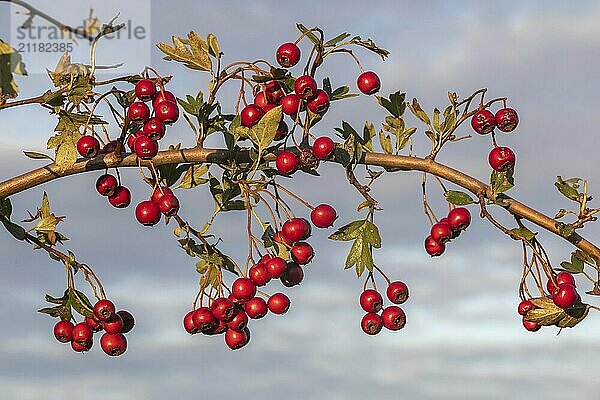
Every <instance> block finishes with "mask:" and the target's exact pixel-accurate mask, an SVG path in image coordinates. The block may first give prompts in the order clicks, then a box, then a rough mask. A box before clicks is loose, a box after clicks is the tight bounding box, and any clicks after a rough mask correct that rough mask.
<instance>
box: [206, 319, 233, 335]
mask: <svg viewBox="0 0 600 400" xmlns="http://www.w3.org/2000/svg"><path fill="white" fill-rule="evenodd" d="M216 321H217V322H216V323H215V324H214V325H213V326H212V328H209V329H208V330H206V331H204V332H202V333H204V334H206V335H220V334H221V333H225V332H227V322H225V321H221V320H220V319H218V320H216Z"/></svg>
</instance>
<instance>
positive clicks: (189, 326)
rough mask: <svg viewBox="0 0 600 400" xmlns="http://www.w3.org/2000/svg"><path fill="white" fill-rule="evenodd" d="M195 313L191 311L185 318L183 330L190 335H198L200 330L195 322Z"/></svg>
mask: <svg viewBox="0 0 600 400" xmlns="http://www.w3.org/2000/svg"><path fill="white" fill-rule="evenodd" d="M194 313H195V311H190V312H188V313H187V314H185V317H183V328H184V329H185V330H186V332H187V333H189V334H190V335H193V334H195V333H198V331H199V329H198V328H197V327H196V325H195V324H194V320H193V317H194Z"/></svg>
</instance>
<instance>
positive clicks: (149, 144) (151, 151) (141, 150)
mask: <svg viewBox="0 0 600 400" xmlns="http://www.w3.org/2000/svg"><path fill="white" fill-rule="evenodd" d="M133 146H134V149H135V154H136V155H137V156H138V157H139V158H141V159H142V160H149V159H151V158H152V157H154V156H155V155H156V154H158V142H157V141H156V140H153V139H150V137H149V136H140V137H138V138H137V139H135V144H134V145H133Z"/></svg>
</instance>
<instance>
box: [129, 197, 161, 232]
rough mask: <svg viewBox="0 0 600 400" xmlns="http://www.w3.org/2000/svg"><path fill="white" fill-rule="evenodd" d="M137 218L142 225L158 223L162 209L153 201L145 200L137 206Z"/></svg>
mask: <svg viewBox="0 0 600 400" xmlns="http://www.w3.org/2000/svg"><path fill="white" fill-rule="evenodd" d="M135 218H136V219H137V220H138V222H139V223H140V224H142V225H145V226H152V225H156V224H157V223H158V221H160V210H159V209H158V206H157V205H156V204H155V203H153V202H152V201H150V200H144V201H142V202H141V203H139V204H138V205H137V206H136V207H135Z"/></svg>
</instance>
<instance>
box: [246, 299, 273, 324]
mask: <svg viewBox="0 0 600 400" xmlns="http://www.w3.org/2000/svg"><path fill="white" fill-rule="evenodd" d="M244 310H245V311H246V314H247V315H248V317H249V318H251V319H259V318H262V317H264V316H265V315H267V312H268V311H269V308H268V307H267V302H266V301H265V300H264V299H262V298H261V297H253V298H251V299H250V300H248V301H247V302H245V303H244Z"/></svg>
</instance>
